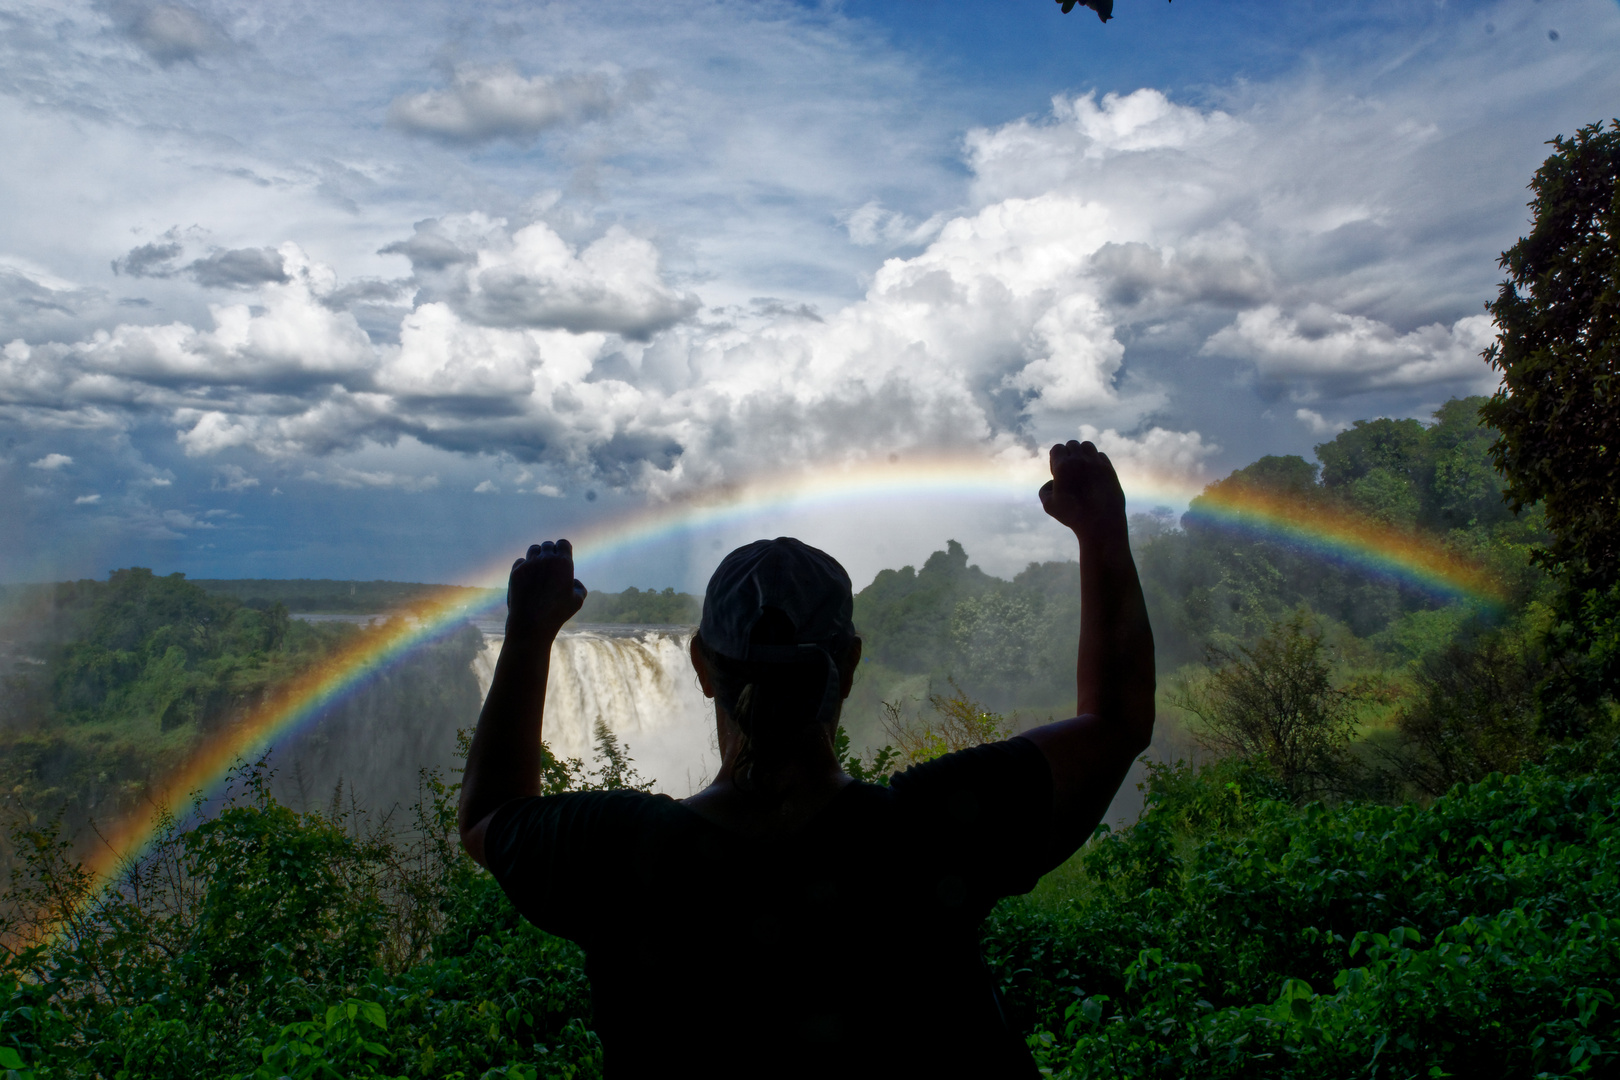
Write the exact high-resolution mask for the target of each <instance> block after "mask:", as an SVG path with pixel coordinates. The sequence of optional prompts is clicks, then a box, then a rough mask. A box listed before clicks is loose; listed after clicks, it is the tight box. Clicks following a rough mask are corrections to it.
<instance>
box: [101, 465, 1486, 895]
mask: <svg viewBox="0 0 1620 1080" xmlns="http://www.w3.org/2000/svg"><path fill="white" fill-rule="evenodd" d="M1044 473H1045V469H1044V460H1043V458H1040V457H1035V456H1032V455H1017V456H1004V457H1002V458H992V459H988V460H987V459H985V458H975V459H963V458H949V457H939V456H936V457H931V458H924V459H919V460H910V461H897V460H894V459H889V460H878V461H869V462H860V463H855V464H846V465H838V466H828V467H823V468H820V469H816V470H813V471H805V472H798V473H782V474H776V475H771V476H765V477H760V478H755V479H752V480H749V481H746V482H743V483H739V484H734V485H729V486H726V487H718V488H710V489H708V490H705V491H702V492H699V493H697V494H694V495H690V496H686V497H683V498H679V499H674V500H670V501H667V502H663V503H658V504H654V505H649V506H647V507H644V508H642V509H639V510H636V511H634V512H631V513H628V514H625V515H622V516H619V517H616V518H611V519H608V520H605V521H602V522H600V523H598V524H594V525H592V526H590V527H588V528H585V529H582V530H576V531H575V533H574V535H573V536H572V537H570V539H571V540H572V542H573V544H574V549H575V553H576V559H577V561H578V563H579V565H580V567H581V571H580V572H581V575H582V576H588V575H589V572H590V568H591V566H592V565H593V564H596V563H600V562H601V561H603V560H606V559H608V558H612V557H615V556H619V555H623V554H626V553H631V552H634V551H635V550H637V549H641V548H644V547H646V546H647V545H651V544H656V543H660V542H665V541H667V540H668V539H669V538H670V537H672V536H675V535H677V534H679V533H682V532H691V531H696V530H704V529H714V528H719V527H723V526H726V525H731V524H742V523H744V522H747V521H750V520H754V519H759V518H766V519H767V520H768V519H769V518H770V516H771V515H773V514H781V513H784V512H787V511H802V510H806V509H818V508H839V509H845V510H847V509H848V508H849V507H850V506H851V505H857V506H858V505H860V504H863V503H874V502H888V503H894V502H898V501H902V500H915V499H919V498H929V497H937V498H952V499H967V500H975V501H980V502H984V501H989V502H1004V503H1006V504H1007V505H1022V506H1030V505H1031V504H1033V502H1034V492H1035V489H1036V488H1037V487H1038V486H1039V485H1040V483H1041V482H1042V481H1043V479H1045V476H1044V475H1043V474H1044ZM1122 480H1123V483H1124V485H1125V488H1126V492H1127V494H1128V496H1129V497H1130V499H1131V501H1132V502H1133V503H1134V504H1135V505H1138V506H1141V505H1144V504H1146V505H1151V504H1153V503H1171V504H1181V505H1186V504H1187V502H1188V501H1189V500H1190V499H1192V498H1194V497H1195V496H1196V495H1197V494H1198V487H1197V486H1196V485H1195V484H1192V483H1190V482H1188V481H1187V480H1186V479H1185V478H1179V477H1174V476H1165V475H1160V474H1153V473H1131V472H1128V471H1124V470H1122ZM1194 515H1195V517H1202V518H1205V519H1207V520H1212V521H1215V522H1218V523H1220V524H1223V525H1226V526H1230V527H1235V528H1241V529H1244V530H1246V531H1249V532H1251V533H1254V534H1257V535H1262V536H1267V537H1271V538H1275V539H1281V540H1284V541H1289V542H1294V543H1298V544H1302V545H1304V546H1305V547H1307V548H1308V549H1310V550H1312V551H1315V552H1318V553H1321V554H1324V555H1327V556H1329V557H1333V558H1336V559H1339V560H1341V561H1345V562H1348V563H1350V564H1353V565H1356V566H1358V567H1361V568H1362V569H1365V570H1367V571H1369V572H1372V573H1376V574H1381V575H1389V576H1394V577H1397V578H1399V579H1401V580H1404V581H1407V582H1410V583H1413V584H1417V585H1420V586H1422V587H1424V588H1427V589H1430V590H1433V591H1436V592H1439V593H1442V594H1444V595H1447V596H1452V597H1462V598H1465V599H1474V600H1479V601H1483V602H1487V603H1489V602H1494V601H1497V600H1499V599H1500V590H1499V589H1498V588H1497V587H1496V586H1495V584H1494V583H1493V582H1492V581H1491V580H1490V579H1489V577H1488V575H1487V574H1486V573H1485V571H1484V570H1483V569H1481V568H1480V567H1479V566H1477V565H1476V564H1473V563H1471V562H1469V561H1467V560H1466V559H1463V558H1462V557H1461V556H1458V555H1456V554H1454V553H1452V552H1450V551H1448V550H1447V549H1446V548H1444V547H1443V546H1442V545H1441V544H1439V543H1437V542H1436V541H1435V540H1433V539H1431V538H1426V537H1423V536H1419V535H1416V534H1411V533H1405V532H1401V531H1399V530H1394V529H1390V528H1388V527H1385V526H1381V525H1379V524H1377V523H1375V522H1370V521H1368V520H1366V519H1364V518H1358V517H1355V516H1353V515H1349V514H1345V513H1327V512H1324V511H1322V510H1320V509H1319V508H1315V507H1302V506H1301V505H1299V504H1298V503H1290V502H1288V501H1286V500H1283V499H1278V498H1276V497H1273V496H1266V495H1263V494H1260V493H1255V492H1235V491H1234V492H1223V491H1222V490H1221V489H1219V488H1217V489H1213V490H1211V491H1209V492H1206V493H1205V494H1204V496H1203V497H1202V498H1200V499H1198V501H1197V504H1196V508H1195V510H1194ZM514 546H515V547H516V546H517V545H514ZM509 565H510V563H508V562H503V563H501V564H499V565H495V566H490V567H486V568H483V569H481V570H479V571H475V572H473V573H471V574H468V575H466V576H464V578H463V582H464V584H469V585H470V584H477V585H483V586H486V587H490V588H495V589H499V588H500V587H501V586H503V585H504V584H505V580H506V575H507V569H508V567H509ZM492 595H493V597H494V599H493V600H492V601H491V603H490V604H489V605H488V607H490V608H492V607H494V606H496V605H497V604H499V603H500V602H501V601H500V595H499V593H498V592H497V593H494V594H492ZM486 610H487V608H486ZM414 614H415V617H414V618H412V619H408V620H407V619H395V620H391V621H389V622H388V623H386V624H384V625H383V626H381V627H378V628H374V629H373V630H371V631H370V632H368V633H367V634H365V635H362V636H361V638H360V639H359V640H358V641H357V642H356V643H355V644H353V645H352V646H350V647H349V648H348V649H347V650H345V651H341V652H339V653H338V654H336V655H334V656H332V657H331V658H329V659H328V660H327V661H325V662H324V663H322V664H320V665H318V666H316V667H314V668H312V669H311V670H309V671H306V672H304V673H303V674H302V675H300V676H298V677H297V678H295V679H292V680H289V681H288V682H287V683H285V684H283V685H282V686H280V687H279V688H278V689H277V690H276V691H275V692H274V693H273V694H272V695H271V696H270V697H269V698H267V699H266V700H265V701H263V702H262V703H261V704H259V705H258V706H256V707H255V708H253V709H252V710H250V711H249V712H248V713H246V714H245V715H243V716H242V717H240V718H239V719H238V720H237V721H236V722H235V723H234V724H232V725H230V726H229V727H228V728H227V729H225V730H223V731H221V732H220V733H218V734H217V735H215V736H213V737H211V738H210V739H208V740H207V741H206V742H204V743H203V744H202V745H201V746H200V747H199V748H198V749H197V750H196V751H195V752H194V753H193V754H192V756H191V757H190V758H189V759H188V760H187V761H186V762H185V764H184V765H183V766H182V767H181V768H179V769H178V770H176V771H175V772H174V773H173V774H172V775H170V776H169V777H167V778H166V779H165V780H164V781H163V783H162V785H161V787H160V788H159V789H157V790H155V791H153V792H152V793H151V794H152V796H153V803H154V808H155V810H156V812H155V813H153V814H151V815H150V816H142V817H139V818H131V819H130V820H127V821H124V822H122V823H119V824H118V825H116V826H115V827H114V828H112V829H111V830H110V831H107V832H105V833H104V838H105V840H106V843H105V844H104V845H102V846H100V847H99V848H98V849H97V850H96V852H95V853H94V854H93V855H92V856H91V857H90V858H89V859H88V860H87V864H86V869H87V870H89V871H90V872H91V874H92V875H93V880H94V882H95V885H96V887H97V888H98V889H99V888H101V887H105V886H106V885H107V884H109V883H111V882H112V881H114V880H115V879H116V878H117V876H118V875H119V873H120V872H121V871H122V869H123V868H124V867H126V866H128V865H129V863H130V862H131V860H135V859H138V858H139V857H140V856H141V855H142V853H143V852H144V851H145V850H146V849H147V847H148V845H149V844H150V842H151V840H152V838H153V836H154V835H155V833H156V831H157V828H158V823H159V821H160V820H161V818H162V817H163V814H164V812H167V813H168V814H170V815H172V816H173V817H175V818H183V817H184V816H185V813H186V810H187V807H188V806H189V805H190V803H191V801H192V799H194V798H196V797H197V796H198V795H199V793H200V794H201V795H203V796H204V797H206V796H208V795H210V794H212V793H213V792H215V791H217V790H218V788H219V786H220V784H221V783H222V781H223V780H224V778H225V776H226V775H227V774H228V773H229V771H230V769H231V768H232V766H233V765H234V764H235V763H237V762H240V761H243V760H253V759H254V758H255V757H257V756H258V755H260V754H262V753H264V752H265V751H266V750H267V749H268V748H269V747H270V746H271V745H272V744H273V743H275V742H276V741H277V740H279V739H284V738H286V737H288V736H291V735H293V734H296V733H297V731H298V730H299V729H300V728H301V727H302V726H304V725H305V724H307V723H309V722H310V721H312V720H313V719H315V718H316V717H318V716H319V715H320V714H321V713H322V712H323V711H324V710H325V709H326V708H327V707H329V706H331V705H332V704H334V703H336V702H338V701H340V700H341V699H342V698H343V697H344V696H345V695H347V694H348V693H350V692H352V691H353V690H354V689H355V688H356V687H358V686H359V685H361V684H362V683H364V682H365V681H366V680H367V679H369V678H371V677H372V676H373V675H375V674H377V673H378V672H380V671H382V670H384V669H386V668H387V667H388V666H389V665H391V664H393V663H395V662H397V661H398V660H399V659H400V658H402V657H404V656H406V655H407V654H409V653H410V652H411V650H413V649H414V648H416V647H417V646H419V645H421V644H423V643H424V642H427V641H429V640H432V639H434V638H436V637H438V636H440V635H442V634H444V633H447V632H449V631H450V630H452V629H454V628H455V627H457V626H459V625H460V624H461V623H462V622H463V621H465V620H466V619H468V618H470V617H473V616H475V615H477V614H479V610H478V609H476V608H474V607H470V606H469V605H468V602H467V597H466V593H465V591H464V590H462V589H451V588H447V589H446V590H445V591H444V593H443V594H440V595H438V596H435V597H433V598H432V599H430V601H429V602H427V603H426V604H425V605H421V606H419V607H418V609H417V610H416V611H415V613H414Z"/></svg>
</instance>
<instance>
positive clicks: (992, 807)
mask: <svg viewBox="0 0 1620 1080" xmlns="http://www.w3.org/2000/svg"><path fill="white" fill-rule="evenodd" d="M889 790H890V792H891V794H892V796H893V797H894V799H895V801H896V802H897V803H898V804H899V806H900V809H901V810H902V812H903V814H904V816H905V817H906V819H907V820H908V821H909V822H910V823H911V827H912V828H913V829H916V830H919V836H918V839H919V844H920V846H921V847H923V848H924V849H926V850H929V851H931V852H933V853H934V857H935V858H936V859H938V860H939V861H940V863H941V864H942V865H940V866H939V867H938V868H937V872H938V873H939V874H940V875H941V877H940V881H941V885H940V887H941V888H944V889H952V888H958V887H959V888H960V889H961V890H962V892H963V896H962V900H963V901H965V907H966V908H968V909H973V910H983V911H987V910H988V909H989V907H990V905H992V904H994V903H995V902H996V901H997V900H999V899H1001V898H1002V897H1004V896H1013V895H1016V894H1018V893H1025V892H1028V891H1029V890H1030V889H1032V888H1034V887H1035V883H1036V882H1037V881H1039V880H1040V877H1041V875H1042V874H1044V873H1046V872H1047V871H1049V870H1051V869H1052V865H1051V853H1052V844H1051V831H1052V769H1051V766H1050V765H1048V764H1047V761H1046V755H1044V754H1042V753H1041V751H1040V749H1039V748H1038V747H1036V745H1035V744H1034V743H1032V742H1030V741H1029V740H1028V739H1023V738H1014V739H1008V740H1007V741H1005V742H997V743H987V744H986V745H984V746H976V747H974V748H972V749H970V750H961V751H958V752H957V753H954V754H946V755H945V756H944V757H940V758H935V759H934V760H933V761H930V762H927V763H926V764H923V765H916V766H913V767H912V768H910V769H907V770H906V771H905V772H903V773H898V774H896V775H895V776H894V778H893V779H892V780H890V782H889Z"/></svg>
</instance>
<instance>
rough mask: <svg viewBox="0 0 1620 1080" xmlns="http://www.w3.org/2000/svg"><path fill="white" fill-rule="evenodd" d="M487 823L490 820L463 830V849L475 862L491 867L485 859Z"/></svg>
mask: <svg viewBox="0 0 1620 1080" xmlns="http://www.w3.org/2000/svg"><path fill="white" fill-rule="evenodd" d="M487 824H488V822H484V821H480V822H479V823H478V824H476V825H474V826H472V827H471V828H463V829H462V830H461V850H462V851H465V852H466V853H467V857H468V858H470V859H472V861H473V862H475V863H477V864H478V865H479V866H482V867H484V868H486V869H487V868H488V867H489V864H488V863H486V862H485V861H484V827H485V826H486V825H487Z"/></svg>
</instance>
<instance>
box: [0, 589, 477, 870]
mask: <svg viewBox="0 0 1620 1080" xmlns="http://www.w3.org/2000/svg"><path fill="white" fill-rule="evenodd" d="M30 593H31V595H29V596H28V597H27V604H26V606H25V608H24V614H25V616H26V618H23V619H18V620H15V621H14V622H13V624H12V625H13V626H15V628H16V629H14V630H12V631H11V632H12V633H14V634H16V635H17V640H18V642H19V643H20V651H22V652H23V653H25V654H26V655H27V656H28V657H29V658H31V659H33V660H35V661H37V662H33V663H27V664H24V665H22V666H21V667H20V668H19V669H18V670H15V671H13V672H12V673H10V674H7V675H5V676H4V677H0V792H3V793H4V800H5V804H6V805H8V806H11V807H22V808H26V809H28V810H29V811H31V812H39V813H45V814H47V815H48V814H50V813H53V812H57V811H60V812H61V813H63V814H64V815H65V817H64V828H65V831H66V833H67V834H68V835H70V836H72V837H74V838H75V840H76V841H77V842H78V844H79V845H80V849H81V850H83V849H84V846H85V845H88V844H92V843H94V842H95V837H94V834H93V832H92V831H91V830H90V829H89V823H90V822H91V821H92V819H95V820H99V821H101V822H103V823H105V822H109V821H115V820H117V819H119V818H121V817H122V816H124V815H125V814H128V813H132V812H144V811H143V808H144V807H145V806H146V805H147V803H148V798H149V791H150V785H151V784H152V782H153V780H154V779H155V778H157V777H160V776H162V775H163V774H164V773H165V772H167V771H168V770H169V769H172V768H173V767H174V766H175V765H176V764H177V763H178V762H180V761H181V760H183V759H184V758H185V757H186V755H187V754H189V753H190V752H191V751H192V750H193V749H194V748H195V747H196V746H197V745H198V743H199V741H200V740H202V739H203V738H206V737H207V736H208V735H210V734H211V733H214V732H216V731H218V730H219V729H220V728H221V727H222V726H223V725H226V724H229V723H231V722H233V721H234V720H235V719H236V718H238V717H240V716H241V715H242V714H243V713H244V712H246V711H247V710H248V709H250V708H252V707H253V706H254V705H256V704H257V703H259V702H260V701H261V700H263V698H264V696H265V694H266V693H267V692H268V691H269V690H270V688H272V687H273V686H275V685H277V684H278V683H281V682H282V681H284V680H286V679H287V678H289V677H291V676H294V675H296V674H298V673H300V672H302V671H305V670H307V669H308V668H309V667H310V666H311V665H314V664H318V663H320V662H322V661H323V660H325V659H326V658H327V657H329V656H331V655H332V654H333V653H334V652H336V651H337V650H339V649H341V648H344V647H346V646H348V645H352V644H355V643H357V642H363V640H364V638H365V637H366V635H368V634H373V633H377V632H378V629H377V628H368V627H360V626H354V625H350V624H348V623H343V622H326V623H308V622H304V621H301V620H298V619H291V618H289V617H288V614H287V611H286V609H285V608H283V607H281V606H280V605H279V604H271V605H269V606H268V607H264V608H255V607H250V606H248V605H246V604H244V603H241V602H239V601H237V600H235V599H232V598H230V597H226V596H221V595H217V594H213V593H209V592H207V591H206V590H204V589H202V588H201V587H200V586H198V585H197V584H196V583H195V582H191V581H187V580H186V579H185V577H184V575H181V574H171V575H168V576H165V577H159V576H157V575H154V574H153V573H152V572H151V571H150V570H146V569H142V568H139V567H135V568H131V569H127V570H115V571H113V572H112V573H111V574H109V575H108V579H107V580H106V581H104V582H100V581H73V582H64V583H61V584H58V585H54V586H50V587H49V588H47V589H38V588H36V589H32V590H30ZM481 647H482V639H481V638H480V636H479V634H478V633H477V631H476V630H474V629H472V628H471V627H465V628H461V629H458V630H455V631H453V632H451V633H450V634H448V635H446V636H444V637H442V638H440V639H438V640H436V641H433V642H430V643H428V644H427V645H425V646H424V647H423V648H421V649H420V650H418V651H417V653H416V654H415V655H414V657H413V662H412V663H411V664H408V665H400V666H398V667H395V668H392V669H390V670H388V671H387V672H384V673H383V674H382V675H380V676H379V677H377V678H374V679H372V680H370V681H369V682H367V683H366V684H365V685H364V686H363V687H362V688H360V689H359V690H358V691H357V692H356V693H354V694H352V695H350V696H348V697H347V698H345V699H344V700H343V701H342V702H340V703H338V704H337V705H336V706H335V707H334V708H332V709H330V710H328V711H327V712H326V713H325V715H323V716H322V718H321V719H320V721H319V722H318V723H317V724H315V725H314V726H313V727H312V728H311V729H310V730H308V731H306V732H305V733H304V737H303V738H302V739H301V740H300V741H299V742H298V744H297V745H296V746H292V747H288V748H287V752H286V753H284V754H283V755H282V756H281V757H280V758H279V759H278V761H279V763H280V765H281V766H282V768H281V773H280V776H279V778H278V783H279V785H280V790H281V792H282V794H283V797H285V798H287V799H289V800H291V801H292V802H294V803H295V804H297V805H299V806H300V807H301V808H307V807H308V806H309V805H312V804H313V805H319V804H323V803H325V802H327V801H328V799H329V796H330V795H331V794H332V793H333V791H334V789H335V788H336V786H337V785H338V783H339V782H340V781H341V782H343V783H344V784H345V785H346V786H347V787H348V788H349V789H350V790H351V793H352V794H358V796H359V797H360V798H361V799H362V800H363V801H364V802H365V803H366V804H367V805H370V806H373V807H381V808H386V807H388V806H391V805H393V804H395V803H396V802H398V803H401V804H402V805H409V803H410V800H411V798H413V797H414V776H415V772H416V769H417V768H419V767H420V766H422V765H423V764H430V765H447V764H448V763H449V762H450V761H451V760H452V758H453V755H454V751H455V745H454V737H453V732H454V731H455V729H456V727H457V726H465V725H467V724H470V723H472V721H473V720H474V719H475V718H476V717H477V713H478V707H479V700H480V695H479V691H478V682H477V678H476V676H475V675H474V674H473V672H472V670H471V667H470V665H471V661H472V659H473V657H475V656H476V655H477V654H478V651H479V649H480V648H481ZM354 789H358V791H357V792H356V791H355V790H354ZM8 851H9V848H8V847H7V846H6V845H5V844H4V843H3V842H0V863H3V857H4V856H6V854H7V853H8Z"/></svg>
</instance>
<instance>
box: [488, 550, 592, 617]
mask: <svg viewBox="0 0 1620 1080" xmlns="http://www.w3.org/2000/svg"><path fill="white" fill-rule="evenodd" d="M584 603H585V586H584V585H582V584H580V581H579V579H578V578H576V577H574V546H573V545H572V544H570V543H569V542H568V541H567V540H557V541H555V542H553V541H551V540H546V541H544V542H542V543H539V544H534V545H532V546H531V547H530V548H529V554H528V555H527V556H526V557H524V558H521V559H519V560H518V561H517V562H515V563H513V564H512V574H511V576H510V577H509V578H507V580H506V636H507V639H508V640H511V639H513V638H518V639H523V638H540V639H543V640H545V641H547V642H549V641H550V640H551V639H552V638H555V637H556V636H557V631H559V630H561V629H562V625H563V623H565V622H567V621H568V620H569V619H572V618H573V617H574V615H575V614H576V613H577V612H578V611H579V609H580V607H581V606H582V605H583V604H584Z"/></svg>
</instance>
